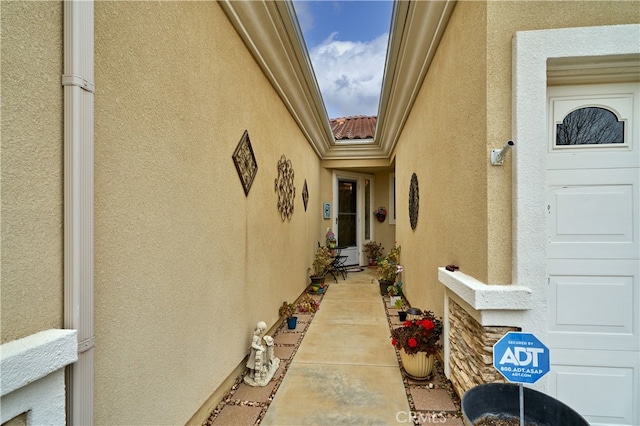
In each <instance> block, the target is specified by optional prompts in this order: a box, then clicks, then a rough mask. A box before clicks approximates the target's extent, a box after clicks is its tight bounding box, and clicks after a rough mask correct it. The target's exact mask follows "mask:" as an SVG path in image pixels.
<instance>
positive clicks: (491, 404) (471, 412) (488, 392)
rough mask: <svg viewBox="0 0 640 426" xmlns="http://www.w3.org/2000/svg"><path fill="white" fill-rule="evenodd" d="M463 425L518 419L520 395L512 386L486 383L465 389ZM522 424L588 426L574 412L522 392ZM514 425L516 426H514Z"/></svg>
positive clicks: (533, 393)
mask: <svg viewBox="0 0 640 426" xmlns="http://www.w3.org/2000/svg"><path fill="white" fill-rule="evenodd" d="M462 415H463V418H464V421H465V424H468V425H473V424H475V423H476V422H477V421H479V420H480V419H481V418H482V417H484V416H488V415H493V416H499V417H502V418H515V419H518V420H519V419H520V391H519V385H518V384H515V383H487V384H484V385H478V386H475V387H473V388H471V389H469V390H468V391H467V392H465V394H464V395H463V396H462ZM524 421H525V424H528V423H532V424H534V425H536V426H538V425H539V426H556V425H557V426H589V423H587V421H586V420H585V419H584V418H583V417H582V416H581V415H580V414H578V413H577V412H576V411H574V410H573V409H572V408H570V407H569V406H567V405H565V404H563V403H562V402H560V401H558V400H557V399H555V398H553V397H551V396H549V395H547V394H544V393H542V392H538V391H536V390H533V389H529V388H527V387H525V388H524ZM516 424H518V423H516Z"/></svg>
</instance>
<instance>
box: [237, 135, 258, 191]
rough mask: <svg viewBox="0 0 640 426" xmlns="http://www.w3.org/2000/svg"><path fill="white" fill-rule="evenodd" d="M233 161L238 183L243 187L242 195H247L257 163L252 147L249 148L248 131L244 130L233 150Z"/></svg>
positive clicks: (254, 175) (256, 170)
mask: <svg viewBox="0 0 640 426" xmlns="http://www.w3.org/2000/svg"><path fill="white" fill-rule="evenodd" d="M232 158H233V163H234V164H235V165H236V170H237V171H238V176H239V177H240V183H242V189H244V195H245V196H248V195H249V190H250V189H251V184H253V179H254V178H255V177H256V173H258V163H256V157H255V155H253V148H251V141H250V140H249V132H248V131H246V130H245V131H244V134H243V135H242V138H240V142H238V146H236V150H235V151H234V152H233V156H232Z"/></svg>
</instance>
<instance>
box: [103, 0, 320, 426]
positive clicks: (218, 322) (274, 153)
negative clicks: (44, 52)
mask: <svg viewBox="0 0 640 426" xmlns="http://www.w3.org/2000/svg"><path fill="white" fill-rule="evenodd" d="M95 8H96V9H95V16H96V22H95V28H96V87H97V94H96V233H95V234H96V241H95V245H96V247H95V256H96V302H97V303H96V335H97V340H98V342H99V343H97V345H96V391H95V394H96V408H95V416H96V423H97V424H181V423H182V424H184V423H185V422H186V421H187V420H189V418H190V417H191V415H192V414H193V413H194V412H195V411H196V410H197V409H198V408H199V407H200V405H202V404H203V402H204V401H205V399H206V398H207V397H209V395H210V394H211V393H212V392H213V391H214V390H215V389H216V387H217V386H218V385H219V384H220V383H221V382H222V381H223V379H225V377H226V376H227V375H228V374H230V373H231V371H232V370H233V368H234V367H236V365H237V364H238V363H239V362H240V361H241V360H242V358H243V357H244V355H245V354H246V351H247V348H248V345H249V343H250V340H249V338H250V335H251V332H252V330H253V328H254V327H255V324H256V322H257V321H259V320H264V321H266V322H267V324H273V323H274V322H275V321H276V320H277V319H278V306H279V305H280V304H282V302H283V301H284V300H288V301H292V300H294V299H295V298H296V297H297V296H298V295H299V294H300V293H301V292H302V291H303V290H304V289H305V287H306V284H307V278H306V276H307V275H306V272H307V267H308V266H310V264H311V259H312V254H313V249H314V245H315V241H316V239H317V232H318V231H317V230H318V229H320V227H321V224H320V221H321V214H320V213H319V212H321V208H320V205H321V199H320V194H319V191H317V190H316V188H318V187H319V179H320V170H319V160H318V158H317V157H316V155H315V154H314V152H313V150H312V149H311V147H310V145H309V143H308V142H307V141H306V139H305V138H304V137H303V135H302V134H301V132H300V131H299V129H298V127H297V125H296V124H295V122H294V121H293V119H292V118H291V116H290V115H289V113H288V111H287V110H286V108H285V107H284V106H283V104H282V102H281V100H280V98H279V97H278V96H277V94H276V92H275V91H274V90H273V88H272V87H271V85H270V84H269V82H268V80H267V79H266V78H265V76H264V75H263V73H262V72H261V70H260V68H259V67H258V66H257V64H256V63H255V61H254V60H253V58H252V57H251V55H250V54H249V52H248V51H247V50H246V48H245V46H244V44H243V43H242V41H241V39H240V38H239V37H238V35H237V33H236V32H235V30H234V29H233V27H232V26H231V25H230V23H229V21H228V20H227V18H226V16H225V15H224V12H223V11H222V9H221V8H220V6H219V5H218V4H217V3H214V2H160V3H150V2H97V3H96V4H95ZM245 129H248V131H249V136H250V138H251V142H252V146H253V150H254V153H255V156H256V160H257V164H258V173H257V176H256V178H255V181H254V182H253V186H252V188H251V191H250V193H249V195H248V197H245V194H244V192H243V190H242V186H241V184H240V181H239V178H238V175H237V172H236V169H235V166H234V163H233V161H232V159H231V156H232V154H233V152H234V149H235V147H236V145H237V143H238V141H239V140H240V137H241V136H242V134H243V132H244V130H245ZM283 154H284V155H285V156H286V158H287V159H289V160H291V162H292V165H293V169H294V172H295V180H294V184H295V186H296V196H295V210H294V214H293V217H292V219H291V221H289V220H285V221H284V222H283V221H282V220H281V218H280V214H279V212H278V211H277V208H276V204H277V196H276V193H275V191H274V180H275V178H276V177H277V162H278V160H279V159H280V156H281V155H283ZM305 178H306V179H307V185H308V187H309V191H310V199H309V205H308V210H307V212H306V213H305V211H304V207H303V203H302V195H301V194H302V187H303V183H304V179H305ZM114 407H117V409H116V410H114Z"/></svg>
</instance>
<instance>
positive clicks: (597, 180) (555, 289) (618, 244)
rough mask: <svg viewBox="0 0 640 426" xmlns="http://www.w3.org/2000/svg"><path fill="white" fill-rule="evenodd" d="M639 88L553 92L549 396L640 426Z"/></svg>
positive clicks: (610, 420)
mask: <svg viewBox="0 0 640 426" xmlns="http://www.w3.org/2000/svg"><path fill="white" fill-rule="evenodd" d="M639 99H640V84H638V83H631V84H607V85H604V84H603V85H580V86H562V87H550V88H549V90H548V111H549V138H548V153H547V162H546V163H547V171H546V179H547V181H546V188H547V194H548V196H547V201H548V205H547V212H548V216H547V217H548V219H547V236H548V241H547V274H548V289H549V294H548V300H549V306H548V326H549V329H548V330H549V334H548V342H547V343H548V346H549V349H550V357H551V373H550V382H549V383H550V385H549V392H550V394H551V395H553V396H555V397H556V398H558V399H559V400H561V401H563V402H565V403H566V404H568V405H569V406H571V407H572V408H574V409H575V410H577V411H578V412H579V413H581V414H582V415H583V416H584V417H585V418H586V419H587V421H589V422H590V423H591V424H592V425H605V424H607V425H638V424H640V402H639V401H640V220H639V215H640V213H639V210H640V189H639V188H640V168H639V166H640V141H639V136H638V135H639V124H640V123H639V121H640V101H639Z"/></svg>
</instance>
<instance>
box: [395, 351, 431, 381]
mask: <svg viewBox="0 0 640 426" xmlns="http://www.w3.org/2000/svg"><path fill="white" fill-rule="evenodd" d="M400 359H401V360H402V368H404V371H405V372H406V373H407V376H409V377H411V378H412V379H415V380H427V379H428V378H429V377H431V372H432V371H433V363H434V361H435V355H433V354H431V355H427V354H426V352H418V353H417V354H411V355H409V354H408V353H406V352H405V351H404V349H403V348H400Z"/></svg>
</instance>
